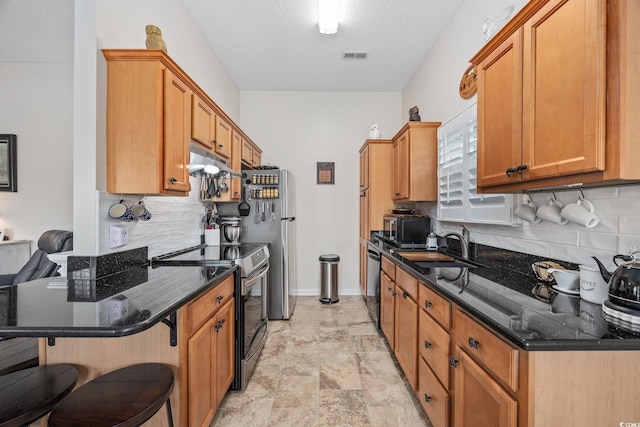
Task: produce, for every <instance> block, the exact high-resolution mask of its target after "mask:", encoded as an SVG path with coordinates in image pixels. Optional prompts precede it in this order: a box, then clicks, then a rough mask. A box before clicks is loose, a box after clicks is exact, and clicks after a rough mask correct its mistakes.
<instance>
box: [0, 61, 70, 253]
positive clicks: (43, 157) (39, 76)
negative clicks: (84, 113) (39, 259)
mask: <svg viewBox="0 0 640 427" xmlns="http://www.w3.org/2000/svg"><path fill="white" fill-rule="evenodd" d="M0 93H2V102H0V133H9V134H15V135H17V141H18V142H17V151H18V192H17V193H9V192H0V228H2V227H6V228H7V229H8V230H7V231H8V232H9V235H10V236H11V238H12V239H14V240H20V239H26V240H32V241H33V244H32V245H31V249H32V251H33V250H35V249H36V248H37V246H36V244H37V241H38V238H39V237H40V235H41V234H42V233H43V232H44V231H46V230H51V229H62V230H72V225H73V224H72V221H73V203H72V194H71V188H72V176H73V157H72V150H73V135H72V111H73V99H72V94H73V64H65V63H57V64H45V63H29V64H25V63H0Z"/></svg>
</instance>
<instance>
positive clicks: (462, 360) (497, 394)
mask: <svg viewBox="0 0 640 427" xmlns="http://www.w3.org/2000/svg"><path fill="white" fill-rule="evenodd" d="M454 358H455V360H456V361H457V366H456V367H455V368H454V370H453V372H454V382H455V398H454V399H453V406H454V409H453V419H454V426H455V427H516V426H517V422H518V421H517V417H518V402H517V401H516V400H515V399H514V398H513V397H512V396H511V395H509V393H507V392H506V391H505V390H504V389H503V388H502V387H501V386H500V385H499V384H498V383H497V382H496V381H495V380H494V379H493V378H492V377H491V376H490V375H489V374H487V373H486V372H485V371H484V370H483V369H482V368H481V367H480V366H479V365H478V364H477V363H475V362H474V361H473V359H472V358H471V357H469V356H468V355H467V354H466V353H465V352H464V351H463V350H461V349H460V348H459V347H457V346H456V349H455V353H454Z"/></svg>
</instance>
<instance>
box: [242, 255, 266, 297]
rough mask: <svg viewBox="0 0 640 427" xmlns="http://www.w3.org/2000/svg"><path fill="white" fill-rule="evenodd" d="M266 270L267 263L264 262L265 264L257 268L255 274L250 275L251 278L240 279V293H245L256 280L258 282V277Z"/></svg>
mask: <svg viewBox="0 0 640 427" xmlns="http://www.w3.org/2000/svg"><path fill="white" fill-rule="evenodd" d="M268 272H269V263H266V264H265V265H263V266H262V268H260V270H258V273H257V274H256V275H255V276H251V278H247V279H244V280H243V281H242V295H247V293H248V291H249V288H250V287H252V286H253V285H255V284H256V283H257V282H259V281H260V279H262V278H263V277H264V276H266V275H267V273H268Z"/></svg>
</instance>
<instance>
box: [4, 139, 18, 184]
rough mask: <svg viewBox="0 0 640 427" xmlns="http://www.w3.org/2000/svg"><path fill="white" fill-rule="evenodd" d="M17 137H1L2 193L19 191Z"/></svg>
mask: <svg viewBox="0 0 640 427" xmlns="http://www.w3.org/2000/svg"><path fill="white" fill-rule="evenodd" d="M16 140H17V138H16V136H15V135H12V134H1V135H0V191H13V192H16V191H18V155H17V152H16Z"/></svg>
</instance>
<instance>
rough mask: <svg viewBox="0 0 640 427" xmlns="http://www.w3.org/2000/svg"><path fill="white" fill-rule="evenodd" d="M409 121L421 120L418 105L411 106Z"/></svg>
mask: <svg viewBox="0 0 640 427" xmlns="http://www.w3.org/2000/svg"><path fill="white" fill-rule="evenodd" d="M409 121H410V122H419V121H420V114H418V106H417V105H414V106H413V107H411V108H409Z"/></svg>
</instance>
